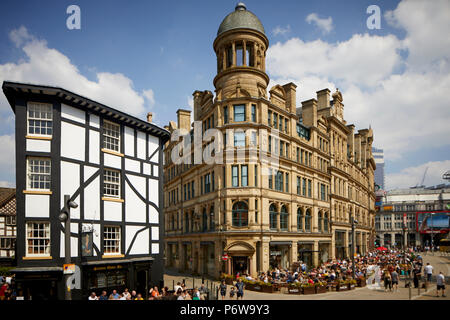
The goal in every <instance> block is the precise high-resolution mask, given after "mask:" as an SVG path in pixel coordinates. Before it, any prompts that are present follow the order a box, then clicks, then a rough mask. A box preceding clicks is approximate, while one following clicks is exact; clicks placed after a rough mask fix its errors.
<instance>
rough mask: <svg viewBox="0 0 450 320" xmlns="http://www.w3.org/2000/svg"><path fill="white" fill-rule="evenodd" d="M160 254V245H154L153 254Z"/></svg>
mask: <svg viewBox="0 0 450 320" xmlns="http://www.w3.org/2000/svg"><path fill="white" fill-rule="evenodd" d="M158 253H159V243H152V254H158Z"/></svg>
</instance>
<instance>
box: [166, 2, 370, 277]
mask: <svg viewBox="0 0 450 320" xmlns="http://www.w3.org/2000/svg"><path fill="white" fill-rule="evenodd" d="M268 46H269V41H268V38H267V36H266V35H265V31H264V27H263V25H262V23H261V22H260V20H259V19H258V18H257V17H256V16H255V15H254V14H253V13H251V12H250V11H248V10H247V8H246V7H245V5H244V4H242V3H239V4H238V5H237V6H236V8H235V11H233V12H232V13H230V14H229V15H228V16H226V17H225V19H224V20H223V22H222V23H221V25H220V27H219V30H218V32H217V37H216V39H215V41H214V44H213V47H214V52H215V53H216V56H217V75H216V76H215V78H214V87H215V94H213V93H212V92H210V91H207V90H206V91H195V92H194V93H193V97H194V98H193V101H194V110H193V119H194V122H193V123H191V120H190V119H191V111H189V110H182V109H180V110H178V111H177V122H176V123H175V122H173V121H171V122H170V123H169V125H168V126H167V127H166V129H168V130H169V131H170V132H171V133H172V141H168V142H167V143H166V145H165V154H164V157H165V160H164V161H165V163H164V220H165V221H164V223H165V239H164V241H165V257H166V262H165V264H166V268H169V269H170V268H173V269H176V270H178V271H184V272H191V273H198V274H208V275H213V276H218V275H219V274H220V273H221V272H225V273H229V274H235V273H237V272H241V273H248V274H251V275H253V276H255V275H257V273H258V272H259V271H267V270H268V269H270V268H271V267H275V266H277V267H282V268H292V267H293V266H295V264H296V262H298V261H304V262H306V263H307V265H308V266H309V267H312V266H315V265H318V264H319V263H321V262H322V261H326V260H328V259H333V258H345V257H349V256H351V249H350V248H351V242H352V239H353V237H352V232H351V231H352V225H351V219H355V220H356V221H357V224H356V225H355V236H354V239H355V240H354V241H355V246H354V247H355V251H356V252H358V253H361V254H364V253H366V252H367V251H368V250H369V249H371V247H373V243H374V217H375V211H374V202H375V196H374V170H375V162H374V158H373V156H372V142H373V132H372V129H363V130H358V131H356V130H355V126H354V125H352V124H347V122H346V121H345V120H344V104H343V96H342V93H341V92H340V91H338V90H336V92H334V93H331V92H330V90H328V89H323V90H320V91H317V97H316V98H314V99H310V100H308V101H303V102H302V103H301V105H297V103H296V90H297V86H296V85H295V84H294V83H287V84H285V85H275V86H273V87H272V88H268V84H269V77H268V75H267V74H266V65H265V58H266V52H267V49H268ZM194 123H196V124H200V125H194ZM180 132H181V133H182V134H180ZM210 132H214V133H215V134H209V133H210ZM217 133H219V134H217ZM183 134H184V136H182V135H183ZM199 135H200V136H201V143H194V141H195V136H199ZM179 136H182V137H180V138H179V139H178V137H179ZM175 140H176V141H175ZM182 140H183V141H184V142H183V143H184V145H185V146H186V145H188V146H191V149H190V151H186V150H188V149H186V148H185V149H183V151H179V150H180V149H178V148H179V147H180V143H179V141H182ZM189 140H190V141H189ZM175 148H177V149H175ZM196 148H197V149H198V148H200V154H201V155H202V156H204V155H205V154H208V155H213V156H214V157H215V159H223V162H220V161H215V162H214V163H211V162H208V161H205V160H204V159H202V161H201V162H200V163H199V162H196V161H195V159H197V157H198V155H194V153H195V152H194V151H195V149H196ZM173 154H176V155H178V156H180V157H183V159H184V160H185V161H183V162H182V163H180V162H177V161H175V160H174V158H173ZM262 154H265V155H266V156H265V157H262V156H261V155H262ZM186 159H188V160H187V161H186ZM230 159H231V160H230ZM275 160H276V161H275ZM274 162H276V166H273V163H274Z"/></svg>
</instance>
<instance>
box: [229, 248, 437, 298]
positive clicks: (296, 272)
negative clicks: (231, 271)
mask: <svg viewBox="0 0 450 320" xmlns="http://www.w3.org/2000/svg"><path fill="white" fill-rule="evenodd" d="M424 249H425V248H417V247H415V248H408V249H407V250H404V251H403V250H394V249H390V250H374V251H371V252H369V253H367V254H366V255H364V256H361V255H357V256H356V257H355V259H354V266H353V261H352V260H350V259H334V260H328V261H327V262H324V263H322V264H321V265H320V266H319V267H317V268H309V269H308V267H307V265H306V263H305V262H303V261H300V262H299V263H298V264H297V265H296V266H295V268H293V269H291V270H289V269H286V268H285V269H283V268H280V267H275V268H272V269H270V270H268V271H267V272H260V273H259V274H258V276H257V277H256V278H252V277H251V276H249V275H248V274H237V275H236V278H241V277H242V278H245V279H247V280H259V281H263V282H265V283H270V284H276V283H288V284H289V283H301V284H307V283H310V284H314V283H317V282H321V283H332V282H336V281H340V280H343V281H345V280H352V279H354V280H356V279H358V278H365V279H367V278H369V277H370V276H371V275H372V273H373V272H374V267H375V266H378V267H379V268H378V270H380V271H381V275H380V278H381V281H382V282H383V283H384V287H385V291H386V292H396V291H398V285H399V280H400V278H401V276H403V278H404V279H410V277H411V276H412V277H413V285H414V288H418V287H419V282H420V280H421V275H422V269H423V272H424V273H425V274H426V278H425V280H426V281H427V282H430V281H431V277H432V273H433V267H432V266H431V265H430V264H429V263H428V264H427V266H425V267H423V258H422V256H421V251H422V250H424ZM424 252H426V251H424ZM353 269H354V274H353ZM436 280H437V283H438V284H437V285H438V287H439V290H442V295H443V296H445V291H444V290H445V277H444V276H443V275H442V273H440V275H439V274H438V275H437V276H436ZM407 285H411V284H407Z"/></svg>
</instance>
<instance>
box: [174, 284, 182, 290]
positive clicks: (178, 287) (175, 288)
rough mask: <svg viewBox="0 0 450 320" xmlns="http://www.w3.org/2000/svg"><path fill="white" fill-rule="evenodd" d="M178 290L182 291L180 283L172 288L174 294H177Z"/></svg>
mask: <svg viewBox="0 0 450 320" xmlns="http://www.w3.org/2000/svg"><path fill="white" fill-rule="evenodd" d="M178 289H182V288H181V283H180V282H177V285H176V286H175V287H173V290H174V291H175V292H177V291H178Z"/></svg>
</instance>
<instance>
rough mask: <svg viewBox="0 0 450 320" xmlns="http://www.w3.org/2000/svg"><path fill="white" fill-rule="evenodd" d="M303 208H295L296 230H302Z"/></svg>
mask: <svg viewBox="0 0 450 320" xmlns="http://www.w3.org/2000/svg"><path fill="white" fill-rule="evenodd" d="M303 219H304V217H303V210H302V209H301V208H298V209H297V230H299V231H303Z"/></svg>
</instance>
